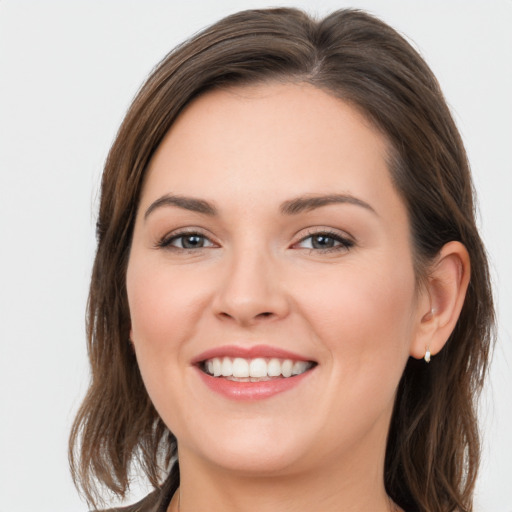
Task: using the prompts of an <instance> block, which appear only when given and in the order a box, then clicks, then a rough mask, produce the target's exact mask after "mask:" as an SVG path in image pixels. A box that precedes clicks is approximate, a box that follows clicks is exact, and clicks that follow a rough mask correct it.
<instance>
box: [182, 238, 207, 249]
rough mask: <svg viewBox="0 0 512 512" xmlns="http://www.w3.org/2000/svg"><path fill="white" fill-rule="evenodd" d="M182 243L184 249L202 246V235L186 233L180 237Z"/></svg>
mask: <svg viewBox="0 0 512 512" xmlns="http://www.w3.org/2000/svg"><path fill="white" fill-rule="evenodd" d="M181 243H182V245H183V247H184V248H185V249H195V248H197V247H203V246H204V237H202V236H200V235H187V236H184V237H183V238H182V242H181Z"/></svg>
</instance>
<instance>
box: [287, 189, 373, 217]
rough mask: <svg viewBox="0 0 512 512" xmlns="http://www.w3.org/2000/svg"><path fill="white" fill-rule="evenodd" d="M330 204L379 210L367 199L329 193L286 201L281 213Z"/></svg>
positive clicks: (296, 212)
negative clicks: (351, 205) (366, 200)
mask: <svg viewBox="0 0 512 512" xmlns="http://www.w3.org/2000/svg"><path fill="white" fill-rule="evenodd" d="M330 204H353V205H355V206H361V207H362V208H365V209H366V210H369V211H371V212H373V213H374V214H375V215H377V212H376V211H375V210H374V209H373V208H372V207H371V206H370V205H369V204H368V203H367V202H365V201H363V200H362V199H358V198H357V197H354V196H352V195H350V194H328V195H325V196H302V197H297V198H295V199H291V200H289V201H285V202H284V203H283V204H282V205H281V208H280V210H281V213H282V214H284V215H296V214H298V213H302V212H304V211H310V210H314V209H316V208H321V207H322V206H327V205H330Z"/></svg>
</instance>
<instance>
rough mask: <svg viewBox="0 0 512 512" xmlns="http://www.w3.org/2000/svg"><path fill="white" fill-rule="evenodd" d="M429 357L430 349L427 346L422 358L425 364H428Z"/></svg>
mask: <svg viewBox="0 0 512 512" xmlns="http://www.w3.org/2000/svg"><path fill="white" fill-rule="evenodd" d="M430 355H431V354H430V347H428V346H427V349H426V350H425V356H424V357H423V359H425V362H426V363H430Z"/></svg>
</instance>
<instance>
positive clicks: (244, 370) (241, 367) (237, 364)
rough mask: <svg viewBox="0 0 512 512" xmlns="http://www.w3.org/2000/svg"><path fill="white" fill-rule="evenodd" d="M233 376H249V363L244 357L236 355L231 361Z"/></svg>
mask: <svg viewBox="0 0 512 512" xmlns="http://www.w3.org/2000/svg"><path fill="white" fill-rule="evenodd" d="M222 365H223V366H224V363H222ZM233 377H249V363H248V362H247V361H246V360H245V359H242V358H240V357H237V358H236V359H235V360H234V361H233Z"/></svg>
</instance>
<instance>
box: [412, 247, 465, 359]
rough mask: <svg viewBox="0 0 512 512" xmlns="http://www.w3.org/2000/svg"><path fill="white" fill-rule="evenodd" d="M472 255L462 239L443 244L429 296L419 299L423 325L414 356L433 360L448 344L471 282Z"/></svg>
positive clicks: (432, 273)
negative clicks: (461, 241)
mask: <svg viewBox="0 0 512 512" xmlns="http://www.w3.org/2000/svg"><path fill="white" fill-rule="evenodd" d="M470 272H471V266H470V261H469V254H468V251H467V250H466V248H465V247H464V245H463V244H461V243H460V242H449V243H447V244H446V245H444V246H443V248H442V249H441V251H440V252H439V255H438V257H437V258H436V260H435V262H434V263H433V265H432V267H431V269H430V271H429V274H428V277H427V280H426V281H427V282H426V285H425V287H426V289H425V291H424V294H425V296H426V299H428V300H423V301H419V304H420V306H419V307H420V308H423V310H420V311H419V324H418V326H417V331H416V336H415V338H414V340H413V342H412V344H411V352H410V354H411V356H412V357H415V358H417V359H422V358H425V361H427V362H428V361H430V357H431V356H432V357H434V356H435V355H436V354H438V353H439V352H440V350H441V349H442V348H443V347H444V345H445V344H446V342H447V341H448V338H449V337H450V334H451V333H452V332H453V329H454V328H455V325H456V324H457V320H458V318H459V315H460V312H461V310H462V306H463V304H464V299H465V297H466V291H467V288H468V284H469V278H470Z"/></svg>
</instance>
